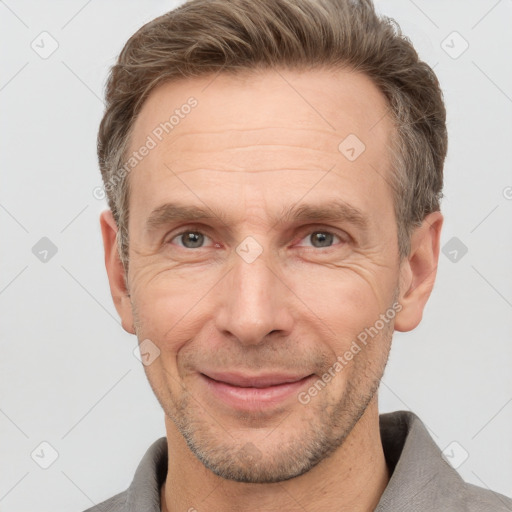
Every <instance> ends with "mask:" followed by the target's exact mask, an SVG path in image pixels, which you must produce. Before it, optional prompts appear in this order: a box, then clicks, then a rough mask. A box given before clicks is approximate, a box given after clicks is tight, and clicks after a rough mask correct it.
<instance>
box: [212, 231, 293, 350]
mask: <svg viewBox="0 0 512 512" xmlns="http://www.w3.org/2000/svg"><path fill="white" fill-rule="evenodd" d="M248 243H249V244H250V243H251V242H250V241H249V242H248ZM243 244H244V243H243V242H242V244H240V247H239V248H238V251H237V252H239V251H240V248H241V249H242V250H243V249H244V248H245V249H247V247H244V245H243ZM251 250H253V249H251V247H250V245H249V252H250V251H251ZM233 257H234V262H233V267H232V269H231V272H230V273H229V279H227V280H225V282H224V284H223V287H222V290H219V293H220V297H219V300H220V311H219V312H218V315H217V326H218V328H219V329H220V330H221V331H223V332H224V334H231V335H233V336H235V337H236V338H237V339H238V340H239V342H240V343H243V344H258V343H261V342H262V341H264V339H265V337H266V335H268V334H269V333H271V332H273V331H281V333H282V334H283V333H285V332H288V331H289V330H290V328H291V315H290V311H289V310H288V309H287V308H288V304H287V302H288V301H287V299H286V296H285V295H286V293H285V291H284V290H286V289H287V288H286V287H285V286H284V284H283V283H282V282H281V280H280V279H279V277H278V276H277V275H276V273H275V272H274V271H272V270H271V268H270V261H269V260H268V258H267V257H266V254H263V253H260V254H259V255H257V256H256V257H255V258H254V259H252V258H245V257H244V253H243V252H242V253H241V255H240V254H239V253H237V254H234V255H233Z"/></svg>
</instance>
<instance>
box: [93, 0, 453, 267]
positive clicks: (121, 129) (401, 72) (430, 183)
mask: <svg viewBox="0 0 512 512" xmlns="http://www.w3.org/2000/svg"><path fill="white" fill-rule="evenodd" d="M279 68H281V69H283V68H287V69H297V70H299V69H301V70H308V69H319V68H327V69H337V68H345V69H347V68H348V69H353V70H355V71H359V72H362V73H364V74H365V75H366V76H368V77H369V78H370V79H371V80H372V81H373V83H374V84H375V85H376V86H377V87H378V88H379V90H380V91H381V92H382V93H383V94H384V96H385V97H386V99H387V102H388V106H389V112H390V113H391V116H392V119H393V121H394V124H395V127H396V133H394V134H393V137H392V139H393V142H392V144H391V146H392V147H390V151H391V154H392V162H393V165H392V169H393V171H394V172H393V173H392V175H391V177H390V179H391V180H392V183H391V185H392V186H393V190H394V197H395V200H394V203H395V213H396V218H397V229H398V246H399V254H400V256H401V257H403V256H405V255H407V254H408V253H409V250H410V235H411V231H412V229H413V228H414V227H415V226H418V225H419V224H421V222H422V221H423V219H424V218H425V216H426V215H428V214H429V213H431V212H433V211H437V210H439V209H440V206H439V202H440V199H441V197H442V186H443V165H444V159H445V156H446V151H447V145H448V141H447V133H446V111H445V107H444V102H443V96H442V92H441V89H440V86H439V82H438V80H437V77H436V75H435V74H434V72H433V70H432V69H431V68H430V67H429V66H428V65H427V64H426V63H425V62H422V61H421V60H420V59H419V57H418V54H417V53H416V51H415V49H414V47H413V46H412V44H411V42H410V40H409V39H408V38H407V37H405V36H403V35H402V33H401V30H400V27H399V26H398V24H397V23H396V22H395V21H394V20H393V19H390V18H388V17H385V16H378V15H377V13H376V12H375V8H374V6H373V3H372V1H371V0H258V1H255V0H191V1H189V2H187V3H185V4H183V5H181V6H180V7H178V8H176V9H175V10H173V11H170V12H168V13H167V14H164V15H163V16H160V17H158V18H156V19H154V20H153V21H151V22H149V23H147V24H145V25H144V26H143V27H141V28H140V29H139V30H138V31H137V32H136V33H135V34H134V35H132V37H130V39H129V40H128V42H127V43H126V45H125V46H124V48H123V50H122V52H121V54H120V55H119V58H118V60H117V63H116V64H115V65H114V66H113V67H112V69H111V72H110V75H109V78H108V81H107V86H106V110H105V114H104V117H103V119H102V121H101V125H100V128H99V133H98V159H99V164H100V168H101V173H102V177H103V182H104V184H105V188H106V191H107V195H108V202H109V207H110V209H111V210H112V213H113V216H114V219H115V221H116V223H117V226H118V247H119V254H120V257H121V261H122V262H123V264H124V265H125V268H126V267H127V263H128V216H129V210H128V204H129V203H128V200H129V180H128V176H127V175H126V173H121V174H119V173H118V170H119V169H121V168H122V166H123V161H124V160H125V158H126V153H127V151H128V148H129V145H130V136H131V132H132V130H133V126H134V124H135V120H136V119H137V115H138V113H139V112H140V110H141V108H142V106H143V104H144V102H145V100H146V99H147V98H148V96H149V94H150V93H151V91H153V90H154V89H155V88H156V87H157V86H158V85H160V84H162V83H164V82H172V81H173V80H178V79H182V78H194V77H200V76H204V75H207V74H212V73H217V72H222V73H238V72H242V71H250V70H255V69H279ZM116 173H117V174H116ZM113 184H114V185H115V186H112V185H113Z"/></svg>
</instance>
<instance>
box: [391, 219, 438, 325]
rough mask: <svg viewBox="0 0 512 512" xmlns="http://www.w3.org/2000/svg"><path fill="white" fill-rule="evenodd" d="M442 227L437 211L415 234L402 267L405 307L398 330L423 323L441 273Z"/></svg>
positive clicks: (401, 275)
mask: <svg viewBox="0 0 512 512" xmlns="http://www.w3.org/2000/svg"><path fill="white" fill-rule="evenodd" d="M442 226H443V216H442V214H441V212H433V213H431V214H429V215H427V216H426V217H425V219H424V220H423V222H422V224H421V226H419V227H418V228H416V229H415V230H414V232H413V234H412V236H411V250H410V253H409V255H408V256H407V257H405V258H404V260H403V261H402V263H401V267H400V295H399V302H400V304H401V306H402V309H401V310H400V312H399V313H398V314H397V316H396V319H395V329H396V330H397V331H401V332H406V331H411V330H413V329H414V328H416V327H417V326H418V324H419V323H420V322H421V319H422V316H423V310H424V308H425V305H426V303H427V300H428V298H429V297H430V293H431V292H432V289H433V287H434V282H435V279H436V275H437V264H438V260H439V245H440V239H441V228H442Z"/></svg>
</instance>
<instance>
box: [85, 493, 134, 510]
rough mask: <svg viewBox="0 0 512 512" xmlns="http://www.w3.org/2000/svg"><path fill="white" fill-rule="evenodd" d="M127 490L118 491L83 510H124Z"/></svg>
mask: <svg viewBox="0 0 512 512" xmlns="http://www.w3.org/2000/svg"><path fill="white" fill-rule="evenodd" d="M127 496H128V491H123V492H120V493H119V494H116V495H115V496H112V497H111V498H109V499H108V500H105V501H103V502H101V503H98V504H97V505H94V506H93V507H91V508H88V509H87V510H84V512H124V511H125V510H126V500H127Z"/></svg>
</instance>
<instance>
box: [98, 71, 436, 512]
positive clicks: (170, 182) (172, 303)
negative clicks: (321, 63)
mask: <svg viewBox="0 0 512 512" xmlns="http://www.w3.org/2000/svg"><path fill="white" fill-rule="evenodd" d="M190 96H194V97H195V98H196V99H197V101H198V105H197V107H196V108H194V109H193V110H192V111H191V113H190V114H189V115H187V116H185V118H184V119H181V120H180V123H179V124H178V125H177V126H175V128H174V129H173V131H172V132H171V133H170V134H169V135H167V136H166V137H165V138H164V139H163V140H162V141H161V142H160V143H159V144H158V145H157V147H156V148H154V149H152V150H151V151H150V153H149V154H148V156H146V157H145V158H144V159H143V160H142V161H141V162H140V163H139V164H138V165H137V166H136V168H135V169H133V170H132V171H131V173H130V176H129V179H130V187H131V194H130V217H129V226H128V232H129V269H128V273H127V276H126V280H125V275H124V268H123V266H122V264H121V262H120V259H119V256H118V248H117V245H116V232H117V227H116V224H115V222H114V220H113V218H112V214H111V212H110V211H106V212H103V214H102V215H101V227H102V233H103V240H104V246H105V262H106V267H107V272H108V277H109V282H110V287H111V292H112V296H113V299H114V303H115V305H116V308H117V311H118V313H119V315H120V317H121V319H122V325H123V327H124V329H125V330H126V331H128V332H130V333H134V334H136V335H137V337H138V339H139V342H142V341H143V340H146V339H149V340H151V342H152V343H154V344H155V345H156V346H157V347H158V349H159V350H160V355H159V357H157V358H156V359H155V360H154V361H153V362H152V363H151V364H149V365H148V366H145V371H146V374H147V377H148V380H149V382H150V384H151V386H152V389H153V390H154V392H155V395H156V396H157V398H158V400H159V402H160V404H161V405H162V408H163V410H164V412H165V426H166V433H167V442H168V448H169V454H170V457H169V465H168V475H167V480H166V482H165V484H164V486H162V489H161V500H162V510H168V511H173V512H174V511H181V510H194V509H196V510H198V511H201V510H222V511H231V510H233V511H235V510H236V511H239V510H244V511H263V510H265V511H273V510H287V511H295V510H301V511H304V510H308V511H312V510H323V511H331V510H332V511H334V510H336V511H340V510H347V511H348V510H350V511H356V512H357V511H370V510H374V508H375V507H376V506H377V504H378V501H379V498H380V496H381V494H382V492H383V491H384V489H385V487H386V485H387V482H388V480H389V476H390V475H389V471H388V468H387V466H386V462H385V458H384V453H383V450H382V444H381V440H380V433H379V423H378V405H377V394H376V390H377V387H378V384H379V381H380V378H381V377H382V374H383V371H384V367H385V365H386V361H387V357H388V353H389V350H390V345H391V338H392V334H393V331H394V330H399V331H409V330H411V329H414V328H415V327H416V326H417V325H418V323H419V322H420V320H421V317H422V313H423V309H424V306H425V304H426V302H427V300H428V297H429V295H430V293H431V290H432V287H433V284H434V280H435V275H436V267H437V261H438V255H439V239H440V233H441V227H442V223H443V217H442V215H441V213H439V212H435V213H432V214H430V215H429V216H427V217H426V218H425V220H424V222H423V224H422V225H421V226H420V227H418V228H416V230H415V231H414V233H413V235H412V239H411V251H410V254H409V255H408V256H407V257H406V258H404V259H403V260H400V258H399V254H398V241H397V227H396V219H395V214H394V207H393V193H392V190H391V188H390V186H389V176H390V173H391V169H390V161H389V155H388V150H387V147H388V144H389V141H390V136H391V134H392V131H393V129H394V128H393V124H392V121H391V119H390V118H389V117H388V116H387V115H386V110H387V109H386V101H385V98H384V97H383V95H382V94H381V93H380V92H379V90H378V89H377V88H376V87H375V86H374V85H373V83H372V82H371V81H370V80H369V79H368V78H367V77H366V76H364V75H362V74H358V73H355V72H351V71H348V70H337V71H333V70H318V71H315V72H304V73H300V72H297V71H293V72H292V71H289V70H287V71H284V70H281V71H279V72H277V71H260V72H258V73H253V74H252V75H248V74H244V75H237V76H228V75H225V74H220V75H218V76H217V77H213V76H208V77H202V78H194V79H187V80H182V81H179V82H174V83H169V84H164V85H161V86H159V87H158V88H157V89H155V90H154V91H153V92H152V94H151V95H150V96H149V98H148V100H147V101H146V103H145V104H144V106H143V108H142V111H141V114H140V116H139V118H138V119H137V121H136V123H135V127H134V132H133V137H132V140H131V148H132V150H135V149H136V148H139V147H140V146H141V145H142V144H144V141H145V140H146V137H147V136H148V134H150V133H151V132H152V130H154V128H155V127H156V126H157V125H158V124H159V123H161V122H163V121H164V120H166V119H168V117H169V115H170V114H169V113H172V112H173V111H174V110H175V109H176V108H179V107H180V105H183V104H184V103H186V101H187V98H189V97H190ZM348 134H355V135H357V137H358V138H359V139H360V140H361V141H363V143H364V144H365V146H366V149H365V151H364V152H363V153H362V154H361V155H360V156H359V157H358V158H357V159H356V160H354V161H349V160H348V159H347V158H345V156H343V154H342V153H341V152H340V151H339V150H338V145H339V144H340V142H342V141H343V140H344V139H345V137H347V135H348ZM332 201H343V202H344V203H347V204H349V205H351V206H352V207H353V208H356V209H357V210H359V211H360V213H361V214H362V217H363V218H364V219H365V221H366V227H365V228H363V227H362V226H360V225H358V224H357V223H355V222H353V220H351V219H350V218H347V217H335V218H309V217H306V218H301V219H298V220H297V219H294V218H290V219H285V218H284V216H283V215H282V211H283V208H286V207H288V206H297V205H306V204H307V205H310V206H316V207H322V206H325V205H326V204H328V203H330V202H332ZM166 203H175V204H177V203H179V204H180V205H187V206H199V207H202V208H206V209H211V211H213V212H215V214H212V215H211V217H210V218H206V219H199V220H193V221H187V220H186V219H179V220H173V219H167V221H166V222H164V223H160V224H158V226H155V227H154V229H152V230H151V229H148V225H147V221H148V218H149V217H150V215H151V214H152V212H153V211H154V210H155V209H157V208H158V207H160V206H162V205H164V204H166ZM187 229H188V233H190V231H192V233H191V235H192V238H193V244H192V245H191V244H190V243H188V242H187V238H186V236H189V237H190V234H189V235H186V236H185V237H184V236H181V235H179V234H180V233H182V231H186V230H187ZM194 233H196V235H194ZM246 237H252V238H253V239H254V240H256V241H257V243H258V244H259V246H255V247H259V248H261V249H262V252H261V254H259V253H258V254H257V257H256V258H255V259H254V261H252V262H250V263H249V262H247V261H246V260H244V258H242V257H241V256H240V254H242V253H237V251H236V249H237V247H238V246H239V244H240V243H241V242H243V241H244V240H245V239H246ZM240 247H243V248H246V249H247V248H249V252H250V253H251V254H255V253H254V251H255V250H256V249H254V247H253V246H251V247H252V248H250V247H249V246H248V245H244V244H242V245H241V246H240ZM126 284H127V286H126ZM393 304H395V305H396V304H399V309H400V311H399V312H397V313H396V315H394V319H393V320H391V321H389V322H388V323H387V324H386V326H385V327H384V328H382V329H380V330H379V333H378V335H377V336H375V337H373V338H371V339H370V341H369V342H368V343H367V344H366V345H364V346H363V345H361V348H362V350H361V351H360V352H358V353H357V355H355V356H354V357H353V359H352V360H350V361H349V362H348V363H347V364H346V365H344V366H343V368H342V370H341V371H338V372H335V376H334V377H333V378H332V379H331V380H330V381H329V382H328V383H327V385H325V387H323V388H321V390H320V391H318V392H317V393H316V394H315V396H312V397H311V400H310V401H309V402H308V403H307V404H303V403H301V402H300V401H299V400H298V399H297V394H296V393H294V394H293V395H291V396H289V397H287V398H286V399H284V400H281V401H279V402H276V403H275V404H272V405H270V406H269V405H264V404H262V405H261V406H260V404H259V403H258V404H257V405H256V406H254V407H253V408H251V409H250V410H240V409H239V408H233V407H229V406H228V405H226V403H225V402H223V401H222V400H220V399H219V398H218V396H217V395H215V394H214V393H212V391H211V388H209V387H208V385H206V384H205V379H204V378H203V377H202V376H201V373H202V372H203V371H212V370H218V371H237V372H241V373H243V374H245V375H251V376H254V375H260V374H262V373H272V372H288V373H293V374H297V375H305V376H308V375H309V376H312V377H310V379H314V380H309V381H308V382H306V383H305V384H304V386H303V387H302V388H300V391H303V392H307V391H308V389H309V388H310V387H311V384H312V382H314V381H316V380H318V379H319V378H321V376H322V375H323V374H324V373H325V372H327V371H328V370H329V368H331V369H332V368H333V364H334V363H335V362H336V360H337V357H338V356H340V355H343V354H344V353H346V351H347V350H349V348H350V347H351V344H352V342H353V341H354V340H356V339H357V336H358V335H359V334H360V333H361V332H363V331H364V329H365V328H368V327H370V326H374V325H376V321H377V320H378V319H379V318H380V316H379V315H381V314H384V313H386V312H387V311H389V310H390V309H393ZM331 371H332V370H331Z"/></svg>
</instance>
